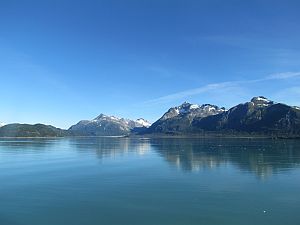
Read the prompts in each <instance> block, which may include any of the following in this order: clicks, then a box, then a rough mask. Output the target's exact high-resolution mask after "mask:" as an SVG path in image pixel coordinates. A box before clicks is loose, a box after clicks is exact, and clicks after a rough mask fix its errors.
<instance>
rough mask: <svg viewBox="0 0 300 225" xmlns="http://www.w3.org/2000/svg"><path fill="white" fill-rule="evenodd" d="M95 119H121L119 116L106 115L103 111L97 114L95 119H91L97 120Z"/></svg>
mask: <svg viewBox="0 0 300 225" xmlns="http://www.w3.org/2000/svg"><path fill="white" fill-rule="evenodd" d="M97 120H116V121H118V120H121V119H120V118H118V117H115V116H107V115H105V114H103V113H101V114H100V115H99V116H97V117H96V118H95V119H93V121H97Z"/></svg>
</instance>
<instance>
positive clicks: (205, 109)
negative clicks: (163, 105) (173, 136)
mask: <svg viewBox="0 0 300 225" xmlns="http://www.w3.org/2000/svg"><path fill="white" fill-rule="evenodd" d="M223 112H225V108H224V107H222V108H220V107H218V106H216V105H211V104H203V105H197V104H191V103H188V102H184V103H183V104H181V105H179V106H176V107H173V108H170V109H169V110H168V111H167V112H166V113H165V114H164V115H163V116H162V117H161V118H160V119H159V120H158V121H156V122H155V123H153V124H152V125H151V127H150V128H149V131H150V132H184V131H186V130H187V129H189V127H190V125H191V123H192V121H193V120H194V118H203V117H207V116H211V115H216V114H219V113H223Z"/></svg>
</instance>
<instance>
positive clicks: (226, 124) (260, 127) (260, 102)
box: [146, 96, 300, 137]
mask: <svg viewBox="0 0 300 225" xmlns="http://www.w3.org/2000/svg"><path fill="white" fill-rule="evenodd" d="M146 132H148V133H165V134H191V133H193V134H204V133H217V134H263V135H271V136H272V135H273V136H283V137H298V136H300V109H299V108H298V107H292V106H288V105H285V104H282V103H274V102H273V101H270V100H268V99H267V98H265V97H263V96H259V97H254V98H252V99H251V101H250V102H246V103H244V104H239V105H237V106H235V107H232V108H231V109H229V110H227V111H226V110H225V109H224V108H219V107H217V106H213V105H207V104H206V105H202V106H198V105H192V104H189V103H184V104H183V105H181V106H178V107H175V108H171V109H170V110H169V111H168V112H167V113H165V114H164V115H163V116H162V117H161V118H160V119H159V120H158V121H156V122H155V123H154V124H153V125H152V126H151V127H150V128H149V129H148V130H147V131H146Z"/></svg>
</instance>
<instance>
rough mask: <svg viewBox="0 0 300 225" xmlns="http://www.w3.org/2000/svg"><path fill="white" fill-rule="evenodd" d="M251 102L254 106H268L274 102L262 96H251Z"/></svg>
mask: <svg viewBox="0 0 300 225" xmlns="http://www.w3.org/2000/svg"><path fill="white" fill-rule="evenodd" d="M251 103H253V104H254V105H255V106H259V107H265V106H270V105H273V104H274V102H273V101H271V100H269V99H267V98H266V97H264V96H258V97H253V98H252V99H251Z"/></svg>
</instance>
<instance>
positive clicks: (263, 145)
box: [0, 138, 300, 225]
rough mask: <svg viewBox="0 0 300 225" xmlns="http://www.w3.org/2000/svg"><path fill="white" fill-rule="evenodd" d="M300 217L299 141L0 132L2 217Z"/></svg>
mask: <svg viewBox="0 0 300 225" xmlns="http://www.w3.org/2000/svg"><path fill="white" fill-rule="evenodd" d="M299 221H300V141H299V140H298V141H297V140H267V139H254V140H248V139H128V138H77V139H75V138H73V139H72V138H70V139H0V224H1V225H66V224H72V225H77V224H80V225H82V224H85V225H90V224H91V225H94V224H95V225H96V224H97V225H98V224H103V225H114V224H128V225H135V224H136V225H144V224H147V225H150V224H151V225H160V224H161V225H164V224H167V225H177V224H181V225H193V224H195V225H196V224H197V225H199V224H203V225H211V224H216V225H217V224H218V225H220V224H222V225H226V224H228V225H235V224H239V225H241V224H243V225H248V224H249V225H253V224H255V225H260V224H261V225H265V224H273V225H274V224H275V225H276V224H278V225H279V224H280V225H282V224H285V225H289V224H295V225H296V224H299Z"/></svg>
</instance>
